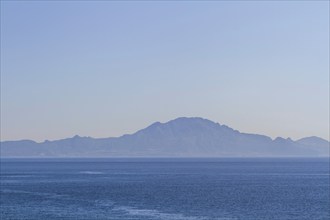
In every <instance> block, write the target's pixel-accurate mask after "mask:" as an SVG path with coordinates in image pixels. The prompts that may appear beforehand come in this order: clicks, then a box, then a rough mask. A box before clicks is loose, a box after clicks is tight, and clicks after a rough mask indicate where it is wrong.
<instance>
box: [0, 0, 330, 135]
mask: <svg viewBox="0 0 330 220" xmlns="http://www.w3.org/2000/svg"><path fill="white" fill-rule="evenodd" d="M181 116H186V117H195V116H196V117H203V118H207V119H210V120H212V121H215V122H219V123H220V124H226V125H228V126H230V127H232V128H234V129H237V130H239V131H241V132H247V133H258V134H264V135H268V136H270V137H272V138H275V137H277V136H281V137H285V138H287V137H291V138H293V139H299V138H302V137H306V136H314V135H315V136H319V137H322V138H325V139H327V140H329V2H328V1H264V2H258V1H245V2H244V1H234V2H229V1H207V2H202V1H180V2H174V1H159V2H151V1H124V2H119V1H97V2H95V1H70V2H64V1H57V2H56V1H46V2H42V1H1V140H2V141H4V140H20V139H31V140H35V141H44V140H46V139H47V140H55V139H61V138H67V137H71V136H74V135H76V134H78V135H80V136H91V137H115V136H120V135H122V134H126V133H133V132H135V131H137V130H139V129H141V128H144V127H146V126H148V125H150V124H151V123H153V122H155V121H160V122H166V121H169V120H171V119H174V118H177V117H181Z"/></svg>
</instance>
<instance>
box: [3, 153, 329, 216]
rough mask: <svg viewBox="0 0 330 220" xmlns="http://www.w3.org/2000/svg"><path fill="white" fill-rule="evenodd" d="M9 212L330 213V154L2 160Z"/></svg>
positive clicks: (110, 214)
mask: <svg viewBox="0 0 330 220" xmlns="http://www.w3.org/2000/svg"><path fill="white" fill-rule="evenodd" d="M0 181H1V197H0V202H1V208H0V211H1V212H0V216H1V218H0V219H2V220H4V219H49V220H52V219H88V220H93V219H116V220H121V219H132V220H133V219H135V220H136V219H146V220H149V219H158V220H163V219H164V220H171V219H173V220H180V219H182V220H202V219H205V220H208V219H210V220H213V219H219V220H222V219H228V220H231V219H242V220H245V219H251V220H258V219H297V220H304V219H306V220H312V219H330V213H329V207H330V198H329V196H330V190H329V159H327V158H321V159H312V158H301V159H298V158H285V159H279V158H277V159H276V158H245V159H242V158H241V159H238V158H225V159H224V158H221V159H198V158H194V159H181V158H176V159H160V158H154V159H146V158H145V159H143V158H141V159H129V158H127V159H69V158H68V159H1V179H0Z"/></svg>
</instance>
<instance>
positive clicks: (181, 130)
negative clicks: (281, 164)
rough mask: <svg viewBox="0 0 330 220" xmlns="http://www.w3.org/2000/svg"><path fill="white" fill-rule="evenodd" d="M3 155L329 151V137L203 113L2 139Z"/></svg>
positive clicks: (305, 154)
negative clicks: (98, 132)
mask: <svg viewBox="0 0 330 220" xmlns="http://www.w3.org/2000/svg"><path fill="white" fill-rule="evenodd" d="M0 152H1V156H2V157H42V156H46V157H112V156H123V157H125V156H147V157H149V156H163V157H168V156H181V157H221V156H274V157H277V156H303V157H308V156H329V142H328V141H326V140H324V139H321V138H318V137H307V138H303V139H300V140H298V141H293V140H291V139H290V138H288V139H284V138H281V137H278V138H276V139H275V140H272V139H271V138H270V137H267V136H264V135H259V134H247V133H241V132H239V131H237V130H234V129H232V128H230V127H228V126H226V125H220V124H218V123H214V122H212V121H210V120H207V119H202V118H177V119H175V120H172V121H169V122H167V123H160V122H156V123H154V124H152V125H150V126H149V127H147V128H144V129H142V130H139V131H137V132H136V133H134V134H129V135H123V136H121V137H117V138H98V139H95V138H91V137H80V136H74V137H72V138H67V139H62V140H56V141H45V142H42V143H36V142H34V141H30V140H22V141H5V142H1V148H0Z"/></svg>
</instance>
